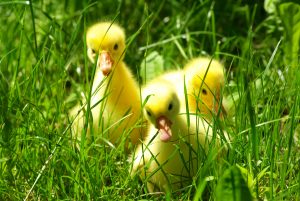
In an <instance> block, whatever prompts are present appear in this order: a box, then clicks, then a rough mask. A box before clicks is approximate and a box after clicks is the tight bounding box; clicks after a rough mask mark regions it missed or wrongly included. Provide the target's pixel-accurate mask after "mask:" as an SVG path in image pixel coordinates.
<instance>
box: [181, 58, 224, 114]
mask: <svg viewBox="0 0 300 201" xmlns="http://www.w3.org/2000/svg"><path fill="white" fill-rule="evenodd" d="M184 74H185V80H186V85H187V94H188V103H189V110H190V111H191V112H196V111H197V112H198V113H200V114H203V115H204V118H206V119H208V120H211V118H212V114H215V115H216V114H217V113H218V111H219V109H220V108H221V111H220V117H222V116H223V113H224V112H226V111H225V110H224V108H223V106H222V105H221V107H220V102H221V91H222V87H224V84H225V76H224V67H223V65H222V64H221V63H220V62H218V61H217V60H211V59H209V58H205V57H200V58H195V59H192V60H191V61H190V62H188V63H187V64H186V66H185V67H184Z"/></svg>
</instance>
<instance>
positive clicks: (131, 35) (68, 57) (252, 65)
mask: <svg viewBox="0 0 300 201" xmlns="http://www.w3.org/2000/svg"><path fill="white" fill-rule="evenodd" d="M0 13H1V18H0V24H1V26H0V80H1V82H0V114H1V115H0V172H1V174H0V200H23V199H24V198H28V200H91V199H93V200H101V199H102V200H130V199H131V200H142V199H146V200H147V199H153V200H164V199H174V200H179V199H181V200H192V199H194V198H195V199H196V198H202V199H203V200H214V199H215V198H216V190H215V189H216V185H217V182H218V179H219V178H220V177H221V176H222V173H223V172H224V171H225V170H226V169H228V168H229V167H230V166H231V165H233V164H238V165H239V166H240V167H241V168H242V170H243V171H244V175H247V176H248V177H247V178H248V181H247V182H248V185H249V186H250V190H251V193H252V195H253V196H255V197H256V198H257V199H258V200H263V199H266V200H299V199H300V186H299V182H300V174H299V171H300V165H299V164H300V142H299V139H300V134H299V132H300V127H299V117H300V111H299V110H300V103H299V101H300V97H299V95H298V94H299V90H300V89H299V86H300V81H299V80H300V73H299V70H298V69H297V68H299V62H298V63H297V62H296V63H297V66H296V67H294V66H295V60H293V61H291V62H292V63H289V60H287V59H284V58H289V57H288V55H287V54H288V53H287V51H286V49H292V48H288V47H287V45H291V44H293V43H291V40H292V39H291V40H290V41H288V40H289V38H288V37H285V36H288V34H285V33H286V32H285V31H287V30H285V29H284V25H283V22H282V20H280V19H281V18H280V17H278V16H276V15H275V14H268V13H266V12H265V10H264V7H263V1H241V0H240V1H233V0H227V1H226V3H225V2H223V1H222V2H221V1H213V0H203V1H187V2H186V1H183V0H182V1H172V0H164V1H161V2H157V3H149V4H147V1H143V0H139V1H137V2H133V1H127V0H125V1H109V0H107V1H99V2H97V1H73V2H70V1H50V0H43V1H5V0H4V1H1V2H0ZM114 18H116V21H117V22H119V24H121V25H122V26H123V27H125V29H126V34H127V38H128V40H127V42H128V44H129V46H128V49H127V52H126V57H125V60H126V63H127V64H128V66H130V67H131V68H132V70H133V71H134V72H135V73H136V75H137V72H138V70H139V67H140V66H141V63H142V60H144V59H145V58H146V57H147V55H149V54H150V53H151V52H154V51H156V52H158V53H159V55H160V56H162V58H163V67H164V69H165V70H168V69H176V68H181V67H182V66H183V65H184V64H185V63H186V62H187V61H188V60H189V59H190V58H193V57H196V56H199V55H213V56H214V57H215V58H218V59H221V60H222V61H223V62H224V64H225V66H226V74H227V84H226V88H225V90H224V96H226V97H229V98H230V97H234V101H232V105H233V106H232V110H231V111H230V113H231V114H230V115H229V118H228V121H226V122H225V126H224V127H225V130H226V131H227V132H228V133H229V134H230V135H231V138H232V149H231V150H230V151H229V154H228V156H226V157H225V158H224V161H223V162H222V163H219V162H217V161H216V160H214V158H213V156H210V155H209V156H208V157H207V158H206V160H205V161H204V162H203V164H202V168H201V169H200V170H199V174H198V177H197V178H195V179H194V181H193V183H192V184H191V186H188V187H187V188H186V189H184V190H183V191H182V192H181V193H179V194H177V193H176V194H171V195H167V196H166V197H165V196H154V195H150V194H147V191H146V188H145V185H144V183H143V182H142V181H139V180H138V178H134V179H131V178H130V176H129V175H128V169H129V168H130V165H131V164H129V163H128V162H127V156H125V155H124V153H123V151H122V149H121V148H116V149H111V148H109V147H107V146H104V145H103V144H96V143H93V144H84V145H83V148H84V149H81V151H80V152H79V150H78V149H77V148H76V147H75V146H74V141H73V140H72V138H71V133H70V131H69V130H68V129H67V128H68V127H69V123H68V121H67V113H68V110H70V108H72V107H73V106H74V105H75V104H76V101H79V97H80V93H81V91H86V92H85V93H87V91H88V89H89V88H88V87H89V85H90V84H91V83H90V81H91V80H90V77H91V73H92V71H91V69H92V64H91V63H90V62H89V61H88V59H87V56H86V47H85V43H84V34H85V31H86V29H87V27H88V26H89V25H91V24H93V23H94V22H96V21H99V20H112V19H114ZM282 36H284V37H282ZM296 45H297V44H296ZM146 47H148V48H146ZM293 49H295V48H293ZM296 49H299V48H296ZM294 55H295V54H294V53H293V58H295V56H294ZM298 55H299V52H298ZM298 61H299V56H298ZM291 64H293V67H290V66H291ZM293 68H294V69H293ZM77 69H81V73H78V71H77ZM136 77H138V76H136ZM27 196H28V197H27ZM194 196H196V197H194Z"/></svg>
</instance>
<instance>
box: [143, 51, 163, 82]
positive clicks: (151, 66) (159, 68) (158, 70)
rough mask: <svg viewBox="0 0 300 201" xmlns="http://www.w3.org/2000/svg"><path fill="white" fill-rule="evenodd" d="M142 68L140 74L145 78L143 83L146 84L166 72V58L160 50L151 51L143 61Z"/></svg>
mask: <svg viewBox="0 0 300 201" xmlns="http://www.w3.org/2000/svg"><path fill="white" fill-rule="evenodd" d="M140 69H141V71H140V76H141V78H142V80H143V84H146V83H147V82H149V81H150V80H152V79H153V78H155V77H157V76H159V75H161V74H162V73H163V72H164V59H163V57H162V56H161V55H159V53H158V52H156V51H154V52H151V53H150V54H149V55H147V57H146V58H144V60H143V61H142V64H141V68H140Z"/></svg>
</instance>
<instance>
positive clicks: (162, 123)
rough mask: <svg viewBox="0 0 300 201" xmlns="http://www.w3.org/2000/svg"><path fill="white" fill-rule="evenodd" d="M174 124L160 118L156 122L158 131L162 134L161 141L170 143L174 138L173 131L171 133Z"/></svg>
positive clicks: (162, 117) (164, 118)
mask: <svg viewBox="0 0 300 201" xmlns="http://www.w3.org/2000/svg"><path fill="white" fill-rule="evenodd" d="M171 126H172V122H171V121H170V120H169V119H168V118H166V117H164V116H160V117H159V118H157V120H156V127H157V128H158V131H159V132H160V140H161V141H163V142H168V141H169V140H170V139H171V137H172V131H171Z"/></svg>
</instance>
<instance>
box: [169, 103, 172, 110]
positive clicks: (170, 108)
mask: <svg viewBox="0 0 300 201" xmlns="http://www.w3.org/2000/svg"><path fill="white" fill-rule="evenodd" d="M172 108H173V104H172V103H170V104H169V106H168V110H169V111H170V110H172Z"/></svg>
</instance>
